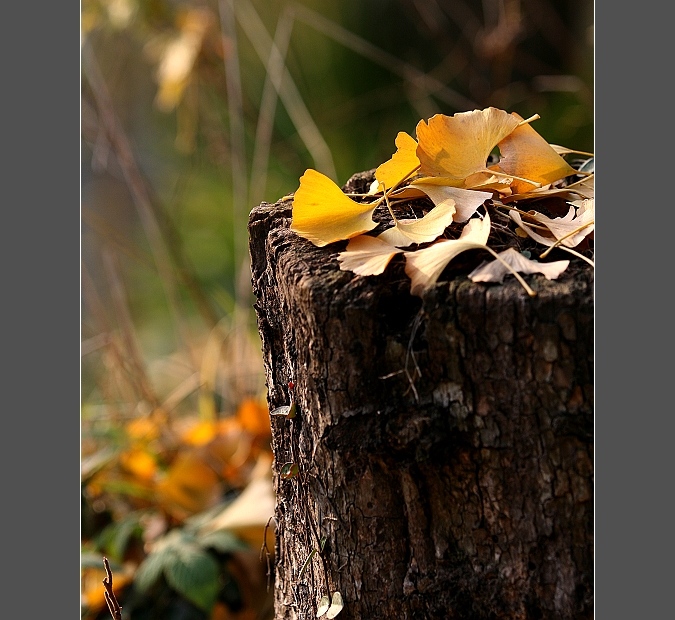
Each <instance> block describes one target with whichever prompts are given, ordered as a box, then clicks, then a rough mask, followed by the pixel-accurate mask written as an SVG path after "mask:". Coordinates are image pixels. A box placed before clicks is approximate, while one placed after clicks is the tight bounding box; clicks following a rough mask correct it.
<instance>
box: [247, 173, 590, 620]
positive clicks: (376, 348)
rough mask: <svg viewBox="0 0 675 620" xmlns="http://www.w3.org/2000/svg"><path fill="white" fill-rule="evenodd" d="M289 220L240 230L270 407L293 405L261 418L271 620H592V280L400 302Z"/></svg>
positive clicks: (262, 219)
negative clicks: (333, 612) (335, 601)
mask: <svg viewBox="0 0 675 620" xmlns="http://www.w3.org/2000/svg"><path fill="white" fill-rule="evenodd" d="M370 179H372V175H371V174H370V173H361V174H359V175H355V176H354V177H352V179H350V181H349V182H348V183H347V185H346V186H345V188H344V189H345V190H346V191H364V189H365V188H366V187H367V184H368V182H369V180H370ZM290 221H291V200H290V199H287V200H285V201H279V202H277V203H276V204H274V205H271V204H267V203H263V204H262V205H260V206H259V207H257V208H255V209H254V210H253V211H252V212H251V215H250V221H249V232H250V250H251V257H252V273H253V289H254V293H255V296H256V299H257V301H256V303H255V309H256V313H257V318H258V327H259V331H260V335H261V338H262V346H263V356H264V363H265V372H266V376H267V386H268V390H269V392H268V399H269V405H270V409H274V408H276V407H279V406H281V405H288V404H289V403H290V401H291V399H293V398H294V399H295V400H296V401H297V409H298V415H297V416H296V417H295V418H293V419H286V418H285V417H283V416H274V417H273V418H272V420H271V425H272V438H273V451H274V457H275V461H274V466H273V468H274V477H275V490H276V495H277V506H276V514H275V521H276V527H277V538H276V549H275V566H274V571H275V585H274V587H275V614H276V615H275V618H276V620H282V619H283V620H291V619H309V618H314V617H316V611H317V606H318V603H319V600H320V598H321V597H322V596H323V595H326V594H328V595H329V596H332V594H333V593H334V592H335V591H339V592H340V593H341V594H342V598H343V600H344V609H343V610H342V612H341V613H340V616H339V617H340V619H341V620H342V619H344V620H347V619H348V618H350V619H351V618H363V619H368V620H372V619H375V618H387V619H390V618H402V619H403V618H444V619H445V618H461V619H463V620H467V619H473V618H476V619H493V618H494V619H497V618H508V619H528V620H529V619H539V618H543V619H549V618H550V619H556V620H557V619H560V620H566V619H569V620H572V619H574V620H581V619H584V618H592V615H593V312H594V310H593V272H592V269H591V268H590V267H588V266H587V265H586V264H585V263H582V266H579V265H574V264H572V265H570V267H569V268H568V270H567V271H566V272H565V273H563V274H562V275H561V276H560V278H559V279H558V280H555V281H548V280H545V279H544V277H543V276H528V277H527V279H528V282H529V283H530V285H531V286H532V287H533V288H534V289H535V290H536V291H537V292H538V295H537V297H534V298H530V297H528V296H527V294H526V293H525V292H524V290H523V289H522V288H521V286H520V285H519V284H518V283H517V282H516V281H515V279H514V278H512V277H508V278H507V279H506V280H505V282H504V284H499V285H494V284H492V285H486V284H480V283H472V282H471V281H470V280H469V279H468V278H467V277H466V275H456V276H455V277H452V278H451V279H450V281H449V282H448V281H441V282H439V284H437V286H436V287H435V288H434V289H432V290H430V291H429V292H428V293H427V294H426V295H425V296H424V297H423V298H422V299H420V298H418V297H413V296H411V295H410V292H409V291H410V282H409V280H408V278H407V277H406V276H405V274H404V272H403V264H402V259H401V260H400V261H398V262H397V260H396V259H395V260H394V262H393V263H392V264H391V265H390V266H389V267H388V269H387V271H386V272H385V274H383V275H382V276H377V277H366V278H363V277H358V276H355V275H354V274H353V273H351V272H344V271H340V270H339V265H338V263H337V261H336V260H335V255H336V252H338V251H342V250H343V249H344V246H345V245H346V244H345V243H338V244H332V245H330V246H327V247H325V248H318V247H315V246H314V245H312V244H311V243H310V242H309V241H306V240H305V239H302V238H300V237H299V236H297V235H296V234H295V233H293V232H292V231H290V230H289V225H290ZM397 258H399V259H400V258H401V257H397ZM579 262H581V261H579ZM466 273H468V272H464V274H466ZM289 381H293V382H294V384H295V387H294V389H293V390H290V389H289V387H288V382H289ZM293 462H294V463H297V465H298V470H299V473H298V474H297V475H293V474H291V475H289V476H288V477H282V473H284V474H287V473H288V467H287V468H286V469H285V470H283V471H282V469H283V466H284V465H285V464H287V463H293ZM313 550H314V551H313ZM308 558H309V559H308Z"/></svg>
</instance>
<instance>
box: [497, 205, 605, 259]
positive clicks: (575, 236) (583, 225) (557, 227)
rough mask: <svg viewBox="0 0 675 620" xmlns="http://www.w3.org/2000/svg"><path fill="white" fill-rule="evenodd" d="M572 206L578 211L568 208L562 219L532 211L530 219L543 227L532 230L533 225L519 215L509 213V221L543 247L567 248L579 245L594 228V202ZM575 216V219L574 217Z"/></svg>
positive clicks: (512, 212)
mask: <svg viewBox="0 0 675 620" xmlns="http://www.w3.org/2000/svg"><path fill="white" fill-rule="evenodd" d="M572 205H576V206H578V207H579V209H578V211H577V209H575V207H574V206H570V209H569V211H568V212H567V214H566V215H565V216H563V217H556V218H550V217H547V216H545V215H544V214H543V213H537V212H536V211H532V212H531V215H532V219H534V220H535V222H537V224H540V225H542V226H543V227H544V229H543V230H542V228H541V227H537V228H536V229H535V228H534V226H533V224H532V223H530V224H526V223H525V222H524V221H523V218H522V216H521V214H520V213H518V212H517V211H511V212H510V213H509V215H510V216H511V219H512V220H513V221H514V222H515V223H516V224H518V226H520V228H522V229H523V230H524V231H525V232H526V233H527V234H528V235H529V236H530V237H532V239H534V240H535V241H537V242H539V243H541V244H543V245H548V246H551V245H554V244H555V243H558V242H559V243H560V245H564V246H566V247H568V248H573V247H575V246H577V245H579V244H580V243H581V242H582V241H583V240H584V239H585V238H586V237H587V236H588V235H589V234H590V233H591V232H593V229H594V227H595V201H594V200H593V199H592V198H591V199H588V200H580V201H575V202H574V203H572ZM575 215H576V217H575Z"/></svg>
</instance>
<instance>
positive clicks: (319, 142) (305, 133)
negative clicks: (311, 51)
mask: <svg viewBox="0 0 675 620" xmlns="http://www.w3.org/2000/svg"><path fill="white" fill-rule="evenodd" d="M236 11H237V19H238V20H239V23H240V24H241V27H242V28H243V29H244V31H245V32H246V36H247V37H248V38H249V40H250V41H251V44H252V45H253V47H254V48H255V51H256V53H257V54H258V56H259V57H260V60H261V62H263V63H265V64H267V62H268V59H269V58H270V56H271V55H272V54H274V56H275V57H281V54H280V53H279V50H278V49H277V48H276V47H275V45H274V41H272V38H271V37H270V35H269V33H268V32H267V29H266V28H265V25H264V24H263V22H262V20H261V19H260V16H259V15H258V13H257V12H256V10H255V8H253V5H252V4H251V3H250V2H248V0H240V1H239V2H237V4H236ZM276 62H278V60H277V61H276ZM281 63H282V64H284V63H283V57H281ZM284 66H285V65H284ZM271 77H272V84H273V85H274V88H275V90H276V91H277V93H278V94H279V98H280V99H281V101H282V103H283V104H284V107H285V108H286V111H287V112H288V115H289V116H290V118H291V121H292V122H293V124H294V125H295V128H296V129H297V131H298V135H299V136H300V139H301V140H302V141H303V143H304V144H305V146H306V147H307V150H308V151H309V153H310V155H311V156H312V159H313V160H314V164H315V167H316V169H317V170H319V171H320V172H322V173H324V174H325V175H326V176H328V177H330V178H331V179H333V180H334V181H337V173H336V171H335V164H334V163H333V156H332V154H331V151H330V148H328V144H327V143H326V141H325V140H324V139H323V136H322V135H321V132H320V131H319V128H318V127H317V126H316V123H315V122H314V120H313V119H312V116H311V115H310V113H309V110H308V109H307V106H306V105H305V103H304V101H303V100H302V97H301V95H300V92H299V91H298V88H297V86H296V85H295V82H294V81H293V78H292V77H291V75H290V73H289V72H288V69H286V68H284V70H283V71H282V72H279V73H278V74H276V75H272V76H271Z"/></svg>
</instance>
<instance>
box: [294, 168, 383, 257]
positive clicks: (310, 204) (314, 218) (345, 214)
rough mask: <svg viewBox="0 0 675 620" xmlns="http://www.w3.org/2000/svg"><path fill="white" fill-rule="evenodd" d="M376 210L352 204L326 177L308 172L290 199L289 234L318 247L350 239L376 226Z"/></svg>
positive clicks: (302, 177)
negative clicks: (374, 214)
mask: <svg viewBox="0 0 675 620" xmlns="http://www.w3.org/2000/svg"><path fill="white" fill-rule="evenodd" d="M375 206H376V203H367V204H362V203H358V202H355V201H354V200H352V199H351V198H349V197H347V196H345V195H344V193H343V192H342V190H341V189H340V188H339V187H338V186H337V185H336V184H335V183H333V181H331V180H330V179H329V178H328V177H327V176H325V175H323V174H321V173H320V172H317V171H316V170H312V169H309V170H307V171H306V172H305V174H303V175H302V176H301V177H300V187H299V188H298V190H297V191H296V192H295V196H294V198H293V219H292V222H291V230H293V231H295V232H296V233H298V234H299V235H300V236H301V237H304V238H305V239H309V240H310V241H311V242H312V243H313V244H314V245H318V246H319V247H322V246H324V245H328V244H329V243H333V242H334V241H341V240H342V239H351V238H352V237H356V236H357V235H360V234H362V233H364V232H368V231H369V230H372V229H373V228H375V227H376V226H377V222H374V221H373V219H372V214H373V211H374V210H375Z"/></svg>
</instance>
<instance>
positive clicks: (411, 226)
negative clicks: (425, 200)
mask: <svg viewBox="0 0 675 620" xmlns="http://www.w3.org/2000/svg"><path fill="white" fill-rule="evenodd" d="M437 194H438V196H440V195H441V192H437ZM454 214H455V201H454V200H453V199H452V198H446V199H445V200H443V201H442V203H441V204H440V205H438V206H437V207H434V208H433V209H432V210H431V211H429V213H427V214H426V215H425V216H424V217H421V218H420V219H418V220H413V219H410V220H398V221H396V223H395V225H394V226H393V227H392V228H389V229H388V230H385V231H384V232H383V233H381V234H380V235H378V237H377V238H378V239H380V240H382V241H385V242H387V243H389V244H391V245H393V246H399V247H406V246H408V245H410V244H412V243H426V242H428V241H434V239H437V238H438V237H439V236H440V235H442V234H443V231H444V230H445V229H446V228H447V227H448V226H449V225H450V224H451V223H452V219H453V216H454Z"/></svg>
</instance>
